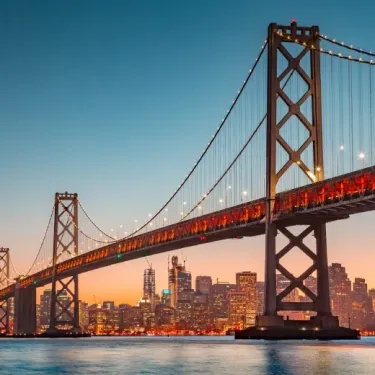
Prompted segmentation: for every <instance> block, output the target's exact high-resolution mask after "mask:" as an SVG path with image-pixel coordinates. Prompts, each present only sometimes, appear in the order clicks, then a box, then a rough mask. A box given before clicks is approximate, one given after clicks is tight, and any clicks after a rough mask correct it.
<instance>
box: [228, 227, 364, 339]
mask: <svg viewBox="0 0 375 375" xmlns="http://www.w3.org/2000/svg"><path fill="white" fill-rule="evenodd" d="M277 232H279V233H281V234H282V235H284V236H285V237H286V238H287V239H288V243H287V245H286V246H284V247H283V248H282V249H281V250H280V251H278V252H277V253H276V250H275V249H276V235H277ZM310 234H313V235H314V237H315V251H313V250H312V249H310V248H309V247H308V246H307V245H306V244H305V243H304V242H303V240H304V239H305V238H306V237H307V236H308V235H310ZM294 247H298V248H299V249H300V250H301V251H303V252H304V253H305V254H306V255H307V256H308V257H309V258H311V260H312V265H311V266H310V267H309V268H308V269H307V270H306V271H305V272H303V273H302V274H301V275H300V276H299V277H295V276H294V275H293V274H292V273H291V272H290V271H288V270H287V269H286V268H285V267H284V266H282V265H281V263H280V260H281V258H282V257H283V256H285V255H286V254H287V253H289V251H290V250H292V249H293V248H294ZM277 271H278V272H279V274H281V275H282V276H284V277H285V278H286V279H287V280H289V285H288V286H287V287H286V288H285V289H284V290H282V291H281V292H280V293H279V294H277V288H276V272H277ZM314 272H316V274H317V278H316V280H317V285H316V294H315V293H314V292H313V291H312V290H311V289H309V288H308V287H307V286H306V285H305V284H304V281H305V280H306V279H307V278H308V277H309V276H311V275H312V273H314ZM295 289H299V290H300V291H302V292H303V293H304V294H305V296H306V297H308V299H310V302H297V301H288V299H287V301H285V300H284V299H285V297H287V296H288V295H289V294H290V293H291V292H292V291H293V290H295ZM283 311H284V312H285V311H314V312H316V313H317V315H316V316H313V317H310V320H289V319H287V320H285V319H284V317H283V316H280V315H278V312H283ZM235 337H236V338H238V339H268V340H282V339H322V340H323V339H324V340H333V339H335V340H339V339H345V340H347V339H359V338H360V334H359V332H358V331H356V330H352V329H349V328H343V327H340V326H339V320H338V318H337V317H336V316H332V314H331V307H330V298H329V276H328V259H327V237H326V224H325V223H313V224H311V225H309V226H307V228H305V229H303V230H302V231H301V232H300V233H299V234H296V235H295V234H293V233H292V232H291V231H290V230H289V229H288V228H287V227H286V226H284V225H281V224H277V225H276V224H271V225H269V226H268V227H267V229H266V289H265V314H264V315H263V316H259V317H258V319H257V324H256V326H255V327H250V328H247V329H245V330H242V331H236V334H235Z"/></svg>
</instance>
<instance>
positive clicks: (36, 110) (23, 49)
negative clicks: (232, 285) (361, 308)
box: [0, 1, 375, 303]
mask: <svg viewBox="0 0 375 375" xmlns="http://www.w3.org/2000/svg"><path fill="white" fill-rule="evenodd" d="M349 4H352V2H348V1H344V2H341V3H340V10H341V11H340V12H337V10H338V6H337V5H334V4H327V3H326V2H322V1H318V2H315V6H314V7H313V8H311V7H308V8H307V7H306V9H297V8H296V9H295V11H294V12H293V14H291V13H290V11H286V10H285V9H282V8H280V3H279V2H273V1H271V2H270V6H269V11H268V12H267V14H265V13H264V12H259V9H258V5H256V4H251V3H250V2H246V1H238V2H236V6H233V4H230V3H224V2H222V3H221V4H218V3H217V2H213V1H208V2H205V3H204V4H202V3H201V2H198V1H189V2H185V3H184V4H183V5H182V4H181V3H178V4H176V3H175V2H172V1H161V2H152V1H148V2H142V5H140V4H138V3H136V2H134V3H132V4H129V3H125V2H120V1H119V2H112V5H113V6H111V8H110V9H109V8H108V7H107V6H106V5H105V3H103V2H96V1H90V2H86V3H85V2H80V3H79V4H77V3H75V2H72V1H71V2H66V3H52V2H49V1H39V2H37V3H31V2H24V1H14V2H8V3H6V4H3V5H2V11H1V12H0V18H1V20H0V21H1V22H0V41H1V44H2V46H3V50H2V59H1V61H0V68H1V69H0V79H1V82H2V90H0V100H1V103H2V104H1V106H2V111H1V112H0V121H1V124H2V126H1V128H2V134H1V147H0V160H1V162H0V173H1V176H2V181H3V183H2V184H1V185H0V194H1V196H2V199H1V207H0V208H1V212H2V215H1V217H0V239H1V243H0V246H5V247H9V248H10V249H11V253H12V258H13V263H14V265H15V266H16V268H17V270H18V271H19V272H20V273H21V274H22V273H25V270H26V269H27V268H28V267H29V265H30V264H31V263H32V261H33V259H34V257H35V255H36V253H37V250H38V247H39V244H40V242H41V240H42V237H43V233H44V230H45V227H46V225H47V221H48V217H49V214H50V211H51V208H52V204H53V197H54V193H55V192H56V191H59V192H63V191H69V192H72V193H75V192H76V193H78V194H79V197H80V200H81V201H82V202H83V204H84V205H85V208H87V210H88V212H89V213H90V216H91V217H93V218H94V220H95V221H96V222H97V223H99V224H100V226H101V227H102V228H103V229H105V230H106V231H108V232H109V231H110V229H114V231H115V232H116V233H118V235H119V236H120V235H121V234H122V233H121V231H122V230H123V229H121V231H120V225H123V226H124V228H127V230H129V231H130V230H131V229H132V228H131V226H132V222H133V221H134V220H135V219H137V220H139V221H140V222H141V221H145V220H146V219H147V215H148V213H149V212H155V211H156V210H157V209H158V208H159V207H160V206H161V205H162V204H163V203H164V202H165V200H166V199H167V198H168V197H169V196H170V194H171V192H173V191H174V190H175V189H176V187H177V186H178V185H179V183H180V181H181V179H182V178H183V177H184V176H185V175H186V172H187V171H188V170H189V169H190V168H191V166H192V164H193V162H194V160H196V158H197V156H199V155H200V153H201V151H202V148H203V147H204V146H205V145H206V144H207V141H208V140H209V139H210V138H211V136H212V133H213V131H214V130H215V129H216V127H217V125H218V122H219V120H220V119H221V117H222V116H223V114H224V113H225V112H226V110H227V108H228V106H229V104H230V103H231V101H232V100H233V96H234V94H235V93H236V92H237V90H238V88H239V87H240V85H241V83H242V81H243V79H244V77H245V75H246V72H247V71H248V69H249V67H250V65H251V63H252V61H253V59H254V58H255V57H256V55H257V54H258V52H259V48H260V46H261V45H262V43H263V41H264V38H265V35H266V27H267V25H268V24H269V23H270V22H273V21H276V22H279V23H286V24H288V23H289V22H290V21H291V19H292V18H296V19H297V21H298V22H299V23H300V24H304V25H312V24H318V25H319V26H320V28H321V30H322V32H323V33H326V34H329V35H332V32H333V31H334V32H335V33H337V34H338V35H340V37H342V38H345V41H346V42H348V43H354V44H355V43H358V44H360V45H361V46H365V47H367V48H368V49H373V48H374V42H373V40H372V38H371V33H369V32H368V30H369V25H372V23H373V20H372V15H373V9H372V8H371V5H369V4H367V3H366V2H365V3H358V4H356V7H355V8H354V9H353V8H352V7H350V8H349ZM146 5H147V6H146ZM214 5H215V6H214ZM320 5H324V9H325V11H322V6H320ZM145 9H146V11H145ZM349 9H350V10H349ZM333 11H335V17H332V16H331V14H332V13H333ZM348 25H350V27H348ZM332 37H335V35H332ZM374 218H375V214H374V213H367V214H360V215H357V216H353V217H351V218H350V219H349V220H343V221H340V222H335V223H331V224H328V257H329V263H332V262H339V263H341V264H342V265H343V266H345V267H346V270H347V272H348V275H349V277H350V278H351V279H352V280H353V279H354V278H355V277H363V278H365V279H366V280H367V283H368V285H369V287H370V288H371V287H375V275H374V273H373V264H374V250H373V248H372V247H373V246H372V243H373V240H374V233H373V222H374ZM310 240H312V237H311V236H310ZM173 254H175V255H178V256H179V258H180V259H183V258H187V268H188V269H189V270H190V271H191V272H192V275H193V277H194V278H195V276H197V275H210V276H212V278H213V281H214V282H215V281H216V279H219V280H220V281H228V282H234V281H235V273H236V272H238V271H253V272H257V274H258V279H259V280H263V278H264V275H263V272H264V237H263V236H259V237H256V238H251V239H241V240H226V241H222V242H220V243H213V244H208V245H201V246H197V247H195V248H185V249H184V250H183V251H175V252H173ZM171 255H172V253H171V254H166V253H164V254H160V255H156V256H152V257H149V258H148V260H149V262H151V263H152V265H153V268H154V269H155V270H156V288H157V292H159V293H160V291H161V289H163V288H166V287H167V285H168V282H167V263H168V256H171ZM285 262H287V263H288V265H290V267H294V268H292V269H293V270H294V271H295V275H299V273H300V272H301V271H303V270H305V265H306V264H307V260H306V257H305V256H304V255H303V254H300V253H299V252H298V250H296V249H294V250H293V251H292V252H291V253H290V254H289V255H288V256H287V257H286V260H285ZM147 267H148V265H147V262H146V260H145V259H138V260H134V261H131V262H126V263H121V264H119V265H115V266H110V267H107V268H104V269H101V270H97V271H91V272H90V273H88V274H83V275H81V276H80V298H81V299H82V300H85V301H88V302H90V303H91V302H94V297H93V296H94V295H95V298H96V300H97V301H103V300H114V301H115V302H116V303H122V302H128V303H135V302H136V301H137V300H138V299H140V298H141V297H142V281H143V270H144V268H147Z"/></svg>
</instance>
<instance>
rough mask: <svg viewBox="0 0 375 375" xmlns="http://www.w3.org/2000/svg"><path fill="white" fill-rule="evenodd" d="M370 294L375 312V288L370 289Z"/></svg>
mask: <svg viewBox="0 0 375 375" xmlns="http://www.w3.org/2000/svg"><path fill="white" fill-rule="evenodd" d="M368 295H369V296H370V297H371V299H372V310H373V311H374V312H375V289H370V290H369V291H368Z"/></svg>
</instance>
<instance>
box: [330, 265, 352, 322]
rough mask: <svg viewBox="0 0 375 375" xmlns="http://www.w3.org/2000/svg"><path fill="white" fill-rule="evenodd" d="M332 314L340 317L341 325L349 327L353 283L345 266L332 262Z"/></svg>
mask: <svg viewBox="0 0 375 375" xmlns="http://www.w3.org/2000/svg"><path fill="white" fill-rule="evenodd" d="M328 272H329V290H330V300H331V310H332V315H334V316H337V317H338V318H339V322H340V325H341V326H343V327H349V325H350V317H351V315H352V290H351V289H352V283H351V281H350V279H349V278H348V275H347V273H346V271H345V267H342V265H341V264H340V263H332V265H331V266H329V268H328Z"/></svg>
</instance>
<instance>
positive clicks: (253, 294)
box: [236, 271, 258, 327]
mask: <svg viewBox="0 0 375 375" xmlns="http://www.w3.org/2000/svg"><path fill="white" fill-rule="evenodd" d="M236 284H237V290H238V291H239V292H244V293H245V294H246V314H245V315H246V320H245V325H246V326H247V327H249V326H254V325H255V319H256V316H257V308H258V303H257V274H256V272H250V271H244V272H239V273H236Z"/></svg>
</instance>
